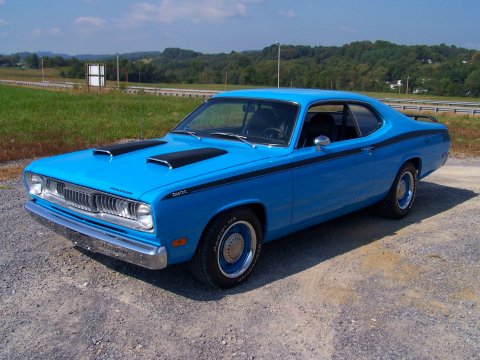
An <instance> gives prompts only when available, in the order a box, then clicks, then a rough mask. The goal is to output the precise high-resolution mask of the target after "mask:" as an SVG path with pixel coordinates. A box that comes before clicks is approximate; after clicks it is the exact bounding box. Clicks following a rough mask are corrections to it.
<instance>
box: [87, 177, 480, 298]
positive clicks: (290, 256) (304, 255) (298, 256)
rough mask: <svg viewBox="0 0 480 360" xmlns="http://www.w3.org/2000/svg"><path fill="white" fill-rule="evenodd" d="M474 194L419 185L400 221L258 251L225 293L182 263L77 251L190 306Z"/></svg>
mask: <svg viewBox="0 0 480 360" xmlns="http://www.w3.org/2000/svg"><path fill="white" fill-rule="evenodd" d="M478 195H479V194H477V193H475V192H473V191H470V190H466V189H459V188H454V187H448V186H443V185H438V184H435V183H430V182H425V181H422V182H421V183H420V186H419V191H418V193H417V198H416V204H415V206H414V208H413V210H412V212H411V213H410V215H409V216H407V217H406V218H404V219H401V220H389V219H385V218H382V217H381V216H378V215H377V214H376V213H375V212H374V211H373V210H372V209H370V208H369V209H364V210H360V211H357V212H355V213H352V214H349V215H345V216H342V217H340V218H337V219H335V220H331V221H328V222H325V223H322V224H320V225H317V226H314V227H311V228H308V229H306V230H303V231H300V232H297V233H294V234H291V235H289V236H286V237H284V238H282V239H279V240H277V241H273V242H269V243H267V244H265V245H264V246H263V249H262V254H261V256H260V259H259V262H258V264H257V267H256V268H255V270H254V271H253V273H252V274H251V276H250V278H249V279H248V280H247V281H246V282H245V283H243V284H241V285H239V286H237V287H235V288H233V289H228V290H218V289H212V288H209V287H207V286H206V285H203V284H202V283H200V282H199V281H197V280H196V279H195V278H194V277H193V275H192V274H191V273H190V271H189V270H188V266H186V265H185V264H181V265H174V266H171V267H168V268H166V269H163V270H158V271H153V270H147V269H143V268H141V267H138V266H135V265H131V264H127V263H124V262H121V261H117V260H115V259H112V258H109V257H106V256H103V255H99V254H90V253H88V252H85V251H82V252H84V253H85V254H87V255H88V256H90V257H92V258H94V259H96V260H97V261H99V262H100V263H102V264H104V265H105V266H107V267H109V268H111V269H113V270H115V271H118V272H120V273H123V274H125V275H128V276H132V277H134V278H137V279H138V280H141V281H145V282H147V283H150V284H152V285H154V286H157V287H160V288H162V289H165V290H167V291H171V292H172V293H175V294H178V295H181V296H184V297H187V298H190V299H192V300H195V301H212V300H219V299H222V298H223V297H225V296H227V295H233V294H238V293H243V292H248V291H251V290H253V289H256V288H259V287H262V286H265V285H268V284H270V283H273V282H275V281H277V280H279V279H283V278H286V277H288V276H291V275H294V274H296V273H299V272H301V271H304V270H306V269H308V268H311V267H313V266H315V265H317V264H319V263H321V262H323V261H325V260H328V259H331V258H334V257H336V256H338V255H341V254H344V253H346V252H349V251H351V250H353V249H356V248H359V247H361V246H364V245H367V244H369V243H372V242H375V241H377V240H379V239H382V238H384V237H386V236H391V235H394V234H395V233H396V232H397V231H399V230H400V229H402V228H405V227H407V226H409V225H412V224H415V223H419V222H421V221H423V220H425V219H428V218H430V217H432V216H435V215H437V214H440V213H442V212H444V211H447V210H449V209H451V208H453V207H455V206H457V205H459V204H462V203H464V202H465V201H468V200H470V199H472V198H474V197H476V196H478Z"/></svg>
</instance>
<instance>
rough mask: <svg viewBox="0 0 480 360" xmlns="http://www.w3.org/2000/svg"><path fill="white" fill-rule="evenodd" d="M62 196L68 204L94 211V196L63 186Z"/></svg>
mask: <svg viewBox="0 0 480 360" xmlns="http://www.w3.org/2000/svg"><path fill="white" fill-rule="evenodd" d="M63 196H64V198H65V201H66V203H67V204H68V205H70V206H73V207H76V208H79V209H81V210H85V211H90V212H96V209H97V207H96V206H95V201H94V197H93V195H92V194H88V193H85V192H82V191H77V190H73V189H69V188H67V187H64V191H63Z"/></svg>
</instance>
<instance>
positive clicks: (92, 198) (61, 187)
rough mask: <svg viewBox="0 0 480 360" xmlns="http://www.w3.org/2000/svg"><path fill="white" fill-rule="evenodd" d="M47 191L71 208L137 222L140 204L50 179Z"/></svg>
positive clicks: (47, 183)
mask: <svg viewBox="0 0 480 360" xmlns="http://www.w3.org/2000/svg"><path fill="white" fill-rule="evenodd" d="M46 189H47V191H48V195H49V196H52V195H53V196H54V197H55V198H58V199H59V200H60V201H61V200H63V201H65V203H66V204H67V205H68V206H70V207H73V208H76V209H80V210H83V211H87V212H90V213H105V214H110V215H115V216H120V217H122V218H126V219H130V220H137V206H138V203H137V202H135V201H131V200H126V199H121V198H118V197H115V196H112V195H109V194H104V193H99V192H97V191H95V190H93V189H89V188H84V187H82V186H77V185H73V184H69V183H64V182H61V181H57V180H53V179H49V178H48V179H47V180H46Z"/></svg>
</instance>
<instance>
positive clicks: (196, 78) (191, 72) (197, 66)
mask: <svg viewBox="0 0 480 360" xmlns="http://www.w3.org/2000/svg"><path fill="white" fill-rule="evenodd" d="M280 50H281V68H280V86H282V87H303V88H322V89H338V90H354V91H401V92H403V93H405V92H407V88H406V86H407V82H408V92H410V93H411V92H414V91H415V92H424V93H429V94H435V95H448V96H473V97H478V96H480V52H478V51H475V50H469V49H464V48H459V47H456V46H448V45H445V44H441V45H433V46H426V45H414V46H407V45H397V44H393V43H390V42H388V41H376V42H371V41H359V42H353V43H350V44H346V45H343V46H303V45H281V48H280ZM277 56H278V47H277V46H276V45H271V46H268V47H265V48H264V49H262V50H258V51H243V52H234V51H232V52H231V53H229V54H225V53H220V54H203V53H200V52H196V51H192V50H184V49H178V48H167V49H165V50H164V51H163V52H155V53H131V54H123V55H120V56H119V70H120V71H119V75H120V80H121V81H128V82H139V81H141V82H142V83H155V82H161V83H187V84H188V83H192V84H193V83H200V84H214V83H216V84H218V83H223V82H225V81H227V82H228V84H240V85H258V86H276V84H277ZM62 59H63V58H62ZM63 61H64V62H63V63H62V61H61V60H60V59H57V58H56V57H55V58H51V59H50V58H44V66H49V65H50V64H51V66H52V67H55V66H58V67H60V66H68V70H65V71H64V72H63V73H62V75H63V76H65V77H70V78H83V77H84V76H85V68H84V64H85V62H84V61H80V60H77V59H75V58H73V59H63ZM102 62H104V63H105V64H106V67H107V80H113V81H115V80H116V76H117V74H116V66H117V63H116V57H114V56H112V57H109V58H105V60H104V61H102ZM1 64H2V63H1V57H0V65H1ZM47 64H49V65H47ZM61 64H63V65H61ZM399 81H400V83H401V84H402V86H401V87H398V86H397V85H396V84H397V83H398V82H399ZM392 87H393V88H394V90H392Z"/></svg>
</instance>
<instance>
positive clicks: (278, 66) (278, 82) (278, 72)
mask: <svg viewBox="0 0 480 360" xmlns="http://www.w3.org/2000/svg"><path fill="white" fill-rule="evenodd" d="M275 45H277V46H278V59H277V88H280V43H279V42H278V41H277V42H276V43H275Z"/></svg>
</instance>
